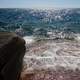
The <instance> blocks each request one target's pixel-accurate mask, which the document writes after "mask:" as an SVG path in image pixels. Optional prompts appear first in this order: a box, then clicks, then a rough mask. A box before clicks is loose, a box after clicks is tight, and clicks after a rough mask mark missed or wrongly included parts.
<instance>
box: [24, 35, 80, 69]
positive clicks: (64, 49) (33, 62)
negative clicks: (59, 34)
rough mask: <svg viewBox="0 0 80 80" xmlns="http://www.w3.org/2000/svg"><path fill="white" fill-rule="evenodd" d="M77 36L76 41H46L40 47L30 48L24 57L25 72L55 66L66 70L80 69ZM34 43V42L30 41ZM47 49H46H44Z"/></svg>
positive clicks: (54, 67) (79, 50) (79, 45)
mask: <svg viewBox="0 0 80 80" xmlns="http://www.w3.org/2000/svg"><path fill="white" fill-rule="evenodd" d="M78 37H79V35H77V36H76V41H69V40H62V41H58V40H56V41H54V40H53V41H47V42H44V44H41V45H40V46H38V45H39V44H38V45H36V44H35V45H36V47H35V46H34V47H33V48H31V49H30V50H29V51H28V52H26V55H25V56H24V65H25V66H27V70H30V69H31V70H32V69H33V70H34V69H46V68H50V67H51V68H53V69H56V66H60V67H64V68H66V69H73V70H75V69H76V68H78V69H80V40H79V39H78ZM32 42H35V41H32ZM46 47H47V48H46Z"/></svg>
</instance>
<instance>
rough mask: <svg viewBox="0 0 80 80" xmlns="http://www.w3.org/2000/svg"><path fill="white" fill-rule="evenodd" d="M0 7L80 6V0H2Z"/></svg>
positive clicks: (0, 0)
mask: <svg viewBox="0 0 80 80" xmlns="http://www.w3.org/2000/svg"><path fill="white" fill-rule="evenodd" d="M0 8H80V0H0Z"/></svg>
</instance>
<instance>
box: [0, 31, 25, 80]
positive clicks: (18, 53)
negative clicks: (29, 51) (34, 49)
mask: <svg viewBox="0 0 80 80" xmlns="http://www.w3.org/2000/svg"><path fill="white" fill-rule="evenodd" d="M24 54H25V41H24V40H23V39H22V38H21V37H19V36H17V35H16V34H15V33H10V32H0V80H18V79H19V75H20V72H21V69H22V61H23V57H24Z"/></svg>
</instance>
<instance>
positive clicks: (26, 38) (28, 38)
mask: <svg viewBox="0 0 80 80" xmlns="http://www.w3.org/2000/svg"><path fill="white" fill-rule="evenodd" d="M23 39H24V40H25V42H26V44H30V43H33V42H34V37H33V36H25V37H23Z"/></svg>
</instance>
